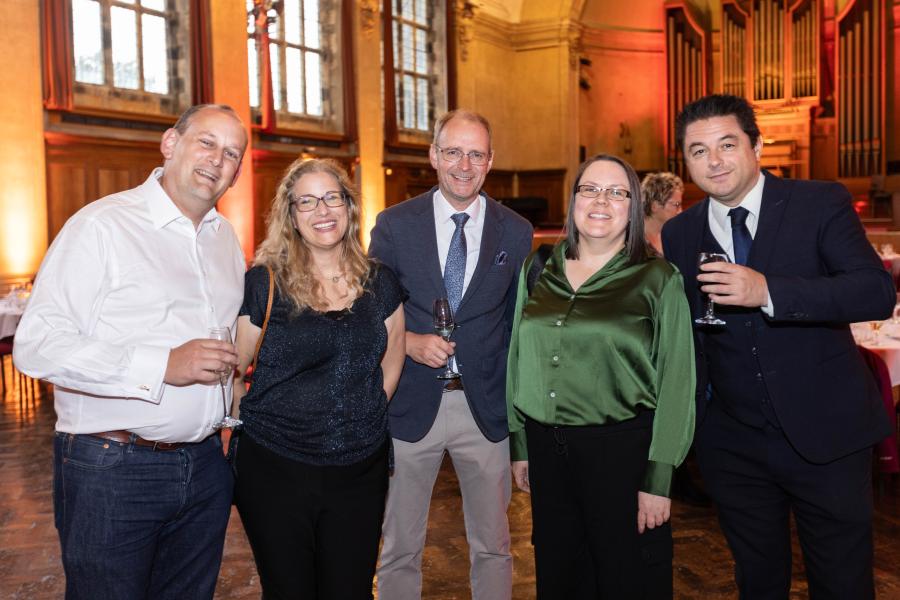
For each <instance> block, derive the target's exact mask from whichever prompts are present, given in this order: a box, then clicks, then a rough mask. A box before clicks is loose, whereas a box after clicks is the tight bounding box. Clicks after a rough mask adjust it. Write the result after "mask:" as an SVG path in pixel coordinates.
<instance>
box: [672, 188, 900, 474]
mask: <svg viewBox="0 0 900 600" xmlns="http://www.w3.org/2000/svg"><path fill="white" fill-rule="evenodd" d="M710 201H711V200H710V199H709V198H707V199H705V200H704V201H703V202H700V203H699V204H697V205H695V206H693V207H691V208H690V209H689V210H686V211H685V212H684V213H682V214H680V215H678V216H677V217H675V218H674V219H672V220H670V221H669V222H668V223H666V225H665V227H664V228H663V235H662V237H663V250H664V252H665V256H666V258H667V259H668V260H670V261H672V262H673V263H675V265H677V266H678V268H679V269H680V270H681V272H682V274H683V275H684V287H685V290H686V293H687V296H688V301H689V303H690V305H691V313H692V314H693V316H694V317H698V316H700V314H701V311H702V307H703V299H702V298H701V292H700V290H699V287H698V285H697V279H696V276H697V253H698V252H699V251H700V244H701V240H702V238H703V235H704V231H705V228H706V227H707V219H708V216H707V215H708V204H709V202H710ZM850 201H851V197H850V194H849V193H848V192H847V190H846V188H844V186H842V185H840V184H837V183H831V182H822V181H797V180H790V179H780V178H778V177H775V176H773V175H771V174H769V173H766V182H765V187H764V188H763V198H762V205H761V208H760V215H759V222H758V227H757V231H756V237H755V238H754V241H753V246H752V248H751V251H750V257H749V259H748V264H747V266H749V267H750V268H752V269H754V270H756V271H759V272H760V273H762V274H763V275H765V276H766V282H767V284H768V287H769V293H770V295H771V297H772V303H773V305H774V309H775V312H774V316H773V317H772V318H768V317H766V318H765V319H764V327H763V329H762V330H761V331H760V332H759V337H758V341H759V343H758V345H757V347H758V359H759V363H760V365H761V367H762V369H763V372H765V373H766V377H765V385H766V389H767V391H768V394H769V399H770V401H771V403H772V408H773V409H774V411H775V414H776V415H777V417H778V421H779V422H780V424H781V426H782V428H783V430H784V433H785V435H786V436H787V438H788V440H789V441H790V442H791V444H792V445H793V446H794V448H795V449H796V450H797V451H798V452H799V453H800V454H801V455H802V456H803V457H804V458H806V459H807V460H809V461H810V462H813V463H826V462H830V461H832V460H834V459H836V458H839V457H841V456H845V455H847V454H850V453H851V452H854V451H856V450H860V449H862V448H865V447H867V446H871V445H873V444H875V443H876V442H878V441H879V440H880V439H882V438H884V437H885V436H886V435H887V434H888V432H889V429H888V424H887V422H886V420H885V416H884V409H883V408H882V407H881V406H880V403H879V397H878V390H877V387H876V386H875V383H874V381H873V379H872V376H871V374H870V373H869V370H868V369H867V368H866V366H865V365H864V364H863V362H862V360H861V359H860V356H859V353H858V352H857V350H856V345H855V343H854V341H853V337H852V336H851V335H850V329H849V323H853V322H857V321H868V320H874V319H884V318H887V317H889V316H890V315H891V311H892V309H893V306H894V303H895V301H896V290H895V289H894V284H893V281H892V280H891V276H890V274H889V273H887V271H885V269H884V267H883V265H882V263H881V261H880V260H879V259H878V256H877V255H876V254H875V251H874V250H873V249H872V246H871V245H870V244H869V242H868V241H867V240H866V236H865V232H864V231H863V228H862V225H861V224H860V221H859V218H858V217H857V215H856V213H855V212H854V211H853V208H852V205H851V202H850ZM694 331H695V340H696V344H695V345H696V351H697V376H698V385H697V403H698V404H697V424H698V428H699V427H702V419H703V415H704V411H705V408H706V403H707V402H708V396H707V385H706V384H707V368H708V365H707V361H706V359H705V356H704V347H703V341H704V335H706V334H705V333H704V330H703V329H702V328H699V327H697V326H695V330H694Z"/></svg>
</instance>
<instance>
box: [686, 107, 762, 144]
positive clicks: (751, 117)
mask: <svg viewBox="0 0 900 600" xmlns="http://www.w3.org/2000/svg"><path fill="white" fill-rule="evenodd" d="M728 115H734V117H735V118H736V119H737V120H738V124H740V126H741V129H743V130H744V133H746V134H747V137H749V138H750V144H751V145H752V146H756V143H757V142H758V141H759V135H760V134H759V125H757V124H756V115H755V114H754V113H753V106H751V105H750V103H749V102H747V100H746V99H745V98H742V97H740V96H731V95H729V94H711V95H709V96H703V97H702V98H700V99H698V100H694V101H693V102H691V103H690V104H688V105H687V106H685V107H684V108H683V109H681V112H680V113H678V116H677V117H675V142H676V143H677V144H678V147H679V148H681V149H682V150H684V134H685V131H687V127H688V125H690V124H691V123H693V122H695V121H702V120H703V119H711V118H712V117H727V116H728Z"/></svg>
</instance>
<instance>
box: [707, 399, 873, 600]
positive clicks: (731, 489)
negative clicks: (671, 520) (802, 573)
mask: <svg viewBox="0 0 900 600" xmlns="http://www.w3.org/2000/svg"><path fill="white" fill-rule="evenodd" d="M695 447H696V450H697V461H698V464H699V466H700V471H701V473H702V474H703V482H704V484H705V485H706V488H707V491H708V492H709V494H710V496H711V497H712V499H713V500H714V501H715V503H716V506H717V508H718V512H719V523H720V525H721V527H722V531H723V533H724V534H725V537H726V539H727V540H728V545H729V547H730V548H731V552H732V554H733V555H734V559H735V563H736V565H735V581H736V583H737V587H738V590H739V591H740V597H741V598H742V599H743V600H763V599H765V600H768V599H772V600H775V599H777V600H786V599H787V598H788V594H789V591H790V587H791V537H790V513H791V512H793V513H794V520H795V521H796V524H797V533H798V536H799V538H800V546H801V548H802V550H803V560H804V563H805V566H806V576H807V579H808V581H809V597H810V598H811V599H813V600H820V599H827V598H833V599H834V600H838V599H840V600H856V599H859V600H863V599H865V600H868V599H871V598H874V597H875V593H874V584H873V576H872V553H873V548H872V451H871V448H868V449H865V450H861V451H859V452H856V453H854V454H851V455H849V456H846V457H844V458H841V459H838V460H835V461H833V462H831V463H828V464H824V465H816V464H812V463H809V462H807V461H806V460H804V459H803V457H802V456H800V455H799V454H797V452H796V451H795V450H794V448H793V447H792V446H791V445H790V442H789V441H788V440H787V438H785V436H784V433H783V432H782V431H781V430H780V429H777V428H775V427H772V426H766V427H765V428H762V429H759V428H755V427H750V426H748V425H745V424H743V423H741V422H740V421H737V420H736V419H735V418H733V417H732V416H730V415H729V414H727V413H726V412H725V411H724V410H722V408H721V407H719V406H718V405H717V403H715V402H711V403H710V405H709V408H708V409H707V416H706V418H705V419H704V421H703V423H702V425H701V427H700V428H699V429H698V431H697V435H696V436H695Z"/></svg>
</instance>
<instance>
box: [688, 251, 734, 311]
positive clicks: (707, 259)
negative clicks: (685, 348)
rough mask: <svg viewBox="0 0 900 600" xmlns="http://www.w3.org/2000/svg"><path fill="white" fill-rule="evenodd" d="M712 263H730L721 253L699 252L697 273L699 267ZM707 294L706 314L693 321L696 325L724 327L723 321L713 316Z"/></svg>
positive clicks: (712, 307) (726, 256)
mask: <svg viewBox="0 0 900 600" xmlns="http://www.w3.org/2000/svg"><path fill="white" fill-rule="evenodd" d="M713 262H731V261H730V260H729V259H728V255H727V254H723V253H721V252H701V253H700V254H699V255H698V256H697V271H698V272H700V265H705V264H706V263H713ZM714 304H715V303H714V302H713V301H712V299H711V298H710V297H709V294H707V296H706V314H704V315H703V316H702V317H699V318H697V319H694V323H696V324H697V325H725V321H723V320H722V319H720V318H718V317H717V316H716V315H715V312H714V311H715V306H714Z"/></svg>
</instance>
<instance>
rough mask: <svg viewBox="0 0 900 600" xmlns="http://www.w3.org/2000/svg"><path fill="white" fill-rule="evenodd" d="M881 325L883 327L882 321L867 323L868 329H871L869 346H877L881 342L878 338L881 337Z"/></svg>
mask: <svg viewBox="0 0 900 600" xmlns="http://www.w3.org/2000/svg"><path fill="white" fill-rule="evenodd" d="M882 325H884V321H869V327H870V328H871V329H872V342H871V343H870V344H869V345H870V346H877V345H878V343H879V342H880V341H881V338H880V337H879V336H880V335H881V326H882Z"/></svg>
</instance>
